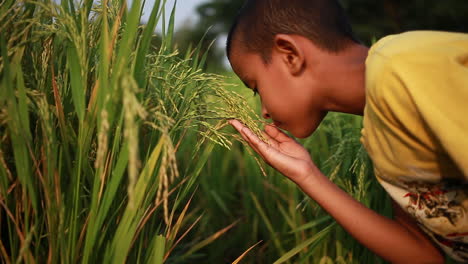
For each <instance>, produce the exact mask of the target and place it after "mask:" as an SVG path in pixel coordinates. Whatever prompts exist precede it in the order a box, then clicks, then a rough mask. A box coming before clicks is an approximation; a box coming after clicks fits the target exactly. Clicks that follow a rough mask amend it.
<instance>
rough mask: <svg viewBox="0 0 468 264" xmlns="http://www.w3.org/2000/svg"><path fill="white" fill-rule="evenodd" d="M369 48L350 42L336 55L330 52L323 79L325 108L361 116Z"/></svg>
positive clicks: (364, 100)
mask: <svg viewBox="0 0 468 264" xmlns="http://www.w3.org/2000/svg"><path fill="white" fill-rule="evenodd" d="M368 50H369V49H368V48H367V47H366V46H363V45H360V44H352V45H351V46H349V47H348V48H347V49H346V50H344V51H342V52H340V53H339V54H336V55H335V54H333V55H330V56H329V58H328V59H327V60H326V61H325V62H324V63H325V64H326V65H324V66H326V67H327V68H328V70H327V71H324V74H323V75H322V80H323V81H324V82H325V83H327V84H329V87H327V88H328V89H327V91H329V92H327V100H326V102H327V103H326V105H325V107H326V110H327V111H333V112H343V113H349V114H357V115H363V112H364V106H365V103H366V98H365V72H366V66H365V61H366V58H367V54H368Z"/></svg>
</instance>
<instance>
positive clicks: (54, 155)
mask: <svg viewBox="0 0 468 264" xmlns="http://www.w3.org/2000/svg"><path fill="white" fill-rule="evenodd" d="M164 4H165V1H157V2H156V3H155V5H154V7H153V11H152V15H151V18H150V21H149V24H148V25H146V26H140V25H139V24H140V14H141V12H142V3H141V1H138V0H135V1H133V4H132V6H131V7H130V8H127V4H126V1H117V0H115V1H111V0H109V1H107V0H103V1H102V2H101V3H99V4H97V5H93V1H82V2H81V3H80V4H78V3H76V2H74V1H61V3H60V4H56V3H55V2H54V1H49V0H43V1H35V0H31V1H29V0H25V1H3V2H2V3H1V5H0V11H1V13H0V25H1V28H0V36H1V37H0V48H1V54H0V55H1V57H0V91H1V95H0V179H1V180H0V206H1V210H0V217H1V218H0V219H1V221H0V226H1V229H0V232H1V233H0V235H1V237H2V239H1V241H0V256H1V258H2V262H5V263H11V262H26V263H36V262H46V261H47V262H52V263H75V262H83V263H124V262H127V261H131V262H138V263H146V262H151V263H162V262H176V261H178V260H180V259H183V258H187V257H190V255H192V254H193V253H192V252H196V251H197V250H200V249H202V248H204V247H206V246H207V245H209V244H210V243H212V242H213V241H214V240H215V239H216V238H218V237H220V236H221V235H223V234H224V233H225V232H227V230H228V229H222V231H217V232H213V233H205V234H203V236H200V237H199V238H197V239H192V240H190V243H187V246H186V247H180V245H181V244H180V242H181V241H182V239H183V238H184V237H185V236H186V233H187V232H188V231H190V230H191V229H192V228H194V225H192V224H191V222H198V221H199V219H200V217H201V216H200V215H202V213H201V212H199V211H200V208H199V207H196V206H195V208H194V209H193V210H189V209H191V207H190V206H189V205H191V203H190V201H191V199H190V195H193V193H194V192H195V187H196V181H197V178H198V176H199V175H200V173H201V171H202V169H203V167H204V165H205V164H206V162H207V160H208V158H209V154H210V153H211V150H212V149H213V146H214V145H215V144H219V145H221V146H223V147H229V146H230V145H231V142H230V141H229V140H228V138H227V134H226V132H225V131H223V130H221V129H222V128H223V127H224V126H225V125H226V119H227V118H241V119H242V120H243V121H244V122H246V123H250V124H252V125H255V122H254V121H253V120H252V119H251V117H250V115H249V114H248V113H249V110H248V108H245V107H244V106H245V105H243V101H244V100H243V99H242V98H241V97H240V96H238V95H236V94H234V93H230V92H227V91H226V90H225V89H223V86H224V84H223V81H222V79H221V77H220V76H216V75H211V74H206V73H203V72H202V71H201V68H202V67H203V62H204V60H203V59H202V60H199V59H198V54H199V52H200V49H198V50H196V51H194V52H193V56H194V58H192V57H191V56H187V57H186V58H185V59H180V58H179V57H177V50H175V49H174V47H173V46H174V45H173V38H172V36H173V33H174V10H172V12H171V13H170V19H169V21H170V22H169V24H168V25H166V27H165V28H167V30H165V32H164V34H163V37H162V43H161V45H160V46H158V47H151V46H150V45H151V43H152V40H153V39H154V37H153V34H154V33H153V32H154V28H155V26H156V23H157V21H158V20H159V18H161V17H164V16H165V14H166V11H165V8H163V7H164ZM226 106H228V107H226ZM257 130H258V128H257ZM188 138H196V139H197V140H196V144H193V145H190V147H191V153H192V154H193V153H196V152H200V153H202V155H200V156H198V155H191V156H189V157H185V159H184V166H185V168H184V169H185V170H180V169H179V166H180V164H179V163H180V161H179V160H178V157H177V156H178V154H179V150H180V149H185V148H186V146H185V145H186V144H187V143H186V140H187V139H188ZM182 207H183V209H182ZM197 219H198V220H197ZM181 230H185V232H186V233H184V234H182V235H181V232H180V231H181ZM179 251H185V253H184V252H183V254H182V253H181V252H179Z"/></svg>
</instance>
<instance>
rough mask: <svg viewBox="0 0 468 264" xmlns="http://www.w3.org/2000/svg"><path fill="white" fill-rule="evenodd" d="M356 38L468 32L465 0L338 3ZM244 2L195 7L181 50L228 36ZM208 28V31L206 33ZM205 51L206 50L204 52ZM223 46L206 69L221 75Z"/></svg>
mask: <svg viewBox="0 0 468 264" xmlns="http://www.w3.org/2000/svg"><path fill="white" fill-rule="evenodd" d="M340 2H341V3H342V5H343V7H344V8H345V10H346V12H347V14H348V16H349V18H350V20H351V24H352V25H353V28H354V31H355V33H356V35H357V37H358V38H359V39H361V41H363V42H364V43H365V44H366V45H370V44H371V43H372V42H373V41H374V40H377V39H379V38H381V37H383V36H386V35H389V34H396V33H400V32H404V31H409V30H444V31H458V32H468V16H467V15H466V14H468V1H466V0H444V1H441V0H412V1H403V0H377V1H376V0H341V1H340ZM243 3H244V0H206V2H205V3H202V4H201V5H199V6H198V8H197V13H198V21H197V22H196V23H193V25H191V24H187V26H186V27H184V28H182V29H181V30H179V32H177V34H176V40H177V42H178V43H179V48H180V49H181V50H182V51H184V50H185V49H186V48H187V47H188V46H189V45H190V44H191V45H196V44H197V43H198V42H199V40H200V39H201V38H202V37H203V36H204V35H205V33H206V35H205V38H204V40H203V41H202V45H203V46H204V47H208V46H209V45H210V44H211V43H212V42H213V40H214V39H216V38H219V37H220V36H223V35H225V34H227V32H228V31H229V28H230V26H231V23H232V21H233V20H234V18H235V16H236V14H237V12H238V10H239V9H240V8H241V6H242V4H243ZM207 29H209V30H208V32H207ZM203 50H205V49H203ZM223 60H224V46H220V45H218V46H214V47H212V48H211V52H210V54H209V55H208V59H207V61H208V63H207V69H208V70H210V71H215V72H221V71H224V70H225V69H224V68H223V65H224V64H223Z"/></svg>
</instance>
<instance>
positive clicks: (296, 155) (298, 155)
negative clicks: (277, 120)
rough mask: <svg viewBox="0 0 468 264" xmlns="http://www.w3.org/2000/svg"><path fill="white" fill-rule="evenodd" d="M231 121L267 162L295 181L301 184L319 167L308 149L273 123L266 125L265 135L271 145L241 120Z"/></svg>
mask: <svg viewBox="0 0 468 264" xmlns="http://www.w3.org/2000/svg"><path fill="white" fill-rule="evenodd" d="M229 123H230V124H231V125H232V126H233V127H234V128H235V129H237V130H238V131H239V132H240V134H241V136H242V137H243V138H244V140H245V141H247V143H248V144H249V145H250V146H251V147H252V148H253V149H254V150H255V151H256V152H257V153H258V154H259V155H260V156H261V157H262V158H263V160H265V162H266V163H268V164H269V165H270V166H272V167H273V168H275V169H276V170H278V171H279V172H281V173H282V174H283V175H285V176H286V177H288V178H289V179H291V180H292V181H294V182H295V183H297V184H300V183H301V182H303V181H304V180H305V179H306V178H307V177H309V176H311V175H313V174H312V173H311V172H312V171H314V170H316V169H317V168H316V167H315V164H314V163H313V162H312V159H311V158H310V154H309V153H308V152H307V150H306V149H305V148H304V147H302V146H301V145H300V144H299V143H297V142H296V141H295V140H294V139H292V138H290V137H289V136H287V135H286V134H284V133H283V132H282V131H281V130H279V129H278V128H276V127H274V126H271V125H268V126H266V127H265V132H264V135H265V137H266V138H267V139H268V141H269V143H270V145H269V144H267V143H265V142H263V141H262V140H260V139H259V138H258V137H257V136H256V135H255V134H254V133H252V131H250V129H248V128H247V127H245V126H244V125H243V124H242V123H240V122H239V121H237V120H231V121H229Z"/></svg>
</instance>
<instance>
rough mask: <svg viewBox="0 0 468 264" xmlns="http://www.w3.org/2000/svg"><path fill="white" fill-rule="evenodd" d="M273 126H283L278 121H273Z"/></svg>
mask: <svg viewBox="0 0 468 264" xmlns="http://www.w3.org/2000/svg"><path fill="white" fill-rule="evenodd" d="M273 125H275V127H280V126H281V122H278V121H274V120H273Z"/></svg>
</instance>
